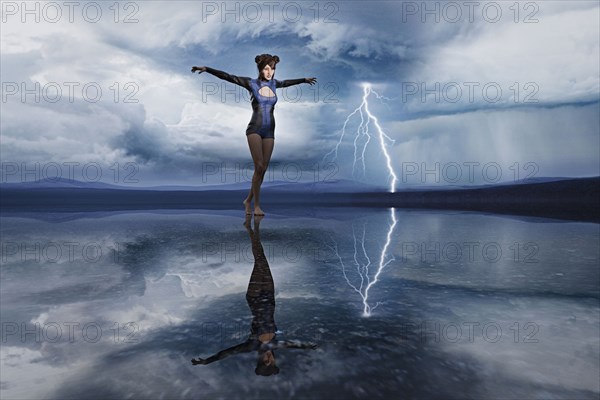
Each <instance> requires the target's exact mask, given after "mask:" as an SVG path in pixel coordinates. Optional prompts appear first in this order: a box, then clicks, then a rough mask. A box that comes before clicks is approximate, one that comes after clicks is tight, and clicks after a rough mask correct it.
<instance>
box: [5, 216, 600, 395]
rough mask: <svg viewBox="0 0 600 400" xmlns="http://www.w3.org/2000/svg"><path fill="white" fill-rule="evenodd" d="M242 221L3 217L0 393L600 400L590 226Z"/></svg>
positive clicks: (599, 321)
mask: <svg viewBox="0 0 600 400" xmlns="http://www.w3.org/2000/svg"><path fill="white" fill-rule="evenodd" d="M267 212H269V210H267ZM245 222H246V221H245V218H244V216H243V214H242V211H241V210H235V211H227V210H218V211H213V210H207V211H202V210H200V211H199V210H180V211H176V212H167V211H164V212H152V211H144V212H124V213H78V214H65V213H62V214H49V213H43V214H42V213H38V214H36V213H33V214H7V213H4V214H2V218H1V228H0V229H1V234H2V268H1V269H0V273H1V280H0V282H1V288H0V289H1V302H0V304H1V305H0V307H1V322H2V350H1V371H2V372H1V379H0V380H1V384H0V390H1V392H0V394H1V397H2V398H11V399H13V398H15V399H16V398H23V399H25V398H27V399H31V398H60V399H66V398H222V399H231V398H263V397H267V398H289V397H309V398H344V399H346V398H366V397H368V398H371V399H375V398H390V397H392V396H393V397H398V396H399V395H400V396H403V397H404V398H423V399H429V398H473V399H479V398H503V399H506V398H542V397H543V398H598V396H599V395H600V385H599V382H598V376H599V374H600V366H599V359H600V343H599V342H600V341H599V336H600V307H599V298H600V296H599V278H600V276H599V268H598V260H599V257H600V255H599V241H600V229H599V225H598V224H593V223H581V222H569V221H559V220H551V219H543V218H525V217H513V216H505V215H503V216H500V215H493V214H481V213H473V212H450V211H443V212H440V211H431V210H428V211H419V210H403V209H365V208H345V209H332V208H327V209H305V210H295V211H292V210H284V209H273V210H272V211H271V212H269V214H268V215H267V216H266V217H265V218H263V219H262V220H261V221H260V224H259V229H258V231H257V229H256V225H255V224H254V223H253V222H252V223H251V226H250V230H248V229H247V228H246V226H244V223H245ZM258 249H262V251H263V252H264V257H262V253H260V252H259V253H257V250H258ZM257 254H259V256H258V257H257ZM253 271H254V272H255V274H254V275H252V274H253ZM269 273H270V276H271V277H272V285H271V286H270V284H269V283H268V282H269V278H268V276H269ZM251 276H254V278H252V279H251ZM252 282H254V283H252ZM257 288H258V289H257ZM259 292H260V296H262V297H260V296H259V297H256V296H255V297H252V293H254V294H256V293H259ZM249 293H250V294H251V295H250V297H248V294H249ZM271 294H272V299H273V300H274V301H273V302H274V308H273V307H271V306H270V305H265V304H272V303H271V302H270V300H268V299H270V298H271V297H269V296H270V295H271ZM256 299H258V300H256ZM257 301H258V303H257ZM259 303H260V304H263V305H261V306H258V305H257V304H259ZM267 320H269V321H271V322H272V325H274V326H276V332H275V339H274V341H273V342H272V343H275V342H278V343H279V344H280V345H279V347H277V346H272V347H271V349H272V354H274V358H275V365H276V366H277V368H278V373H277V374H273V375H270V376H261V375H257V373H256V371H255V369H256V367H257V365H258V357H259V354H264V351H262V350H261V351H257V350H254V349H252V350H248V348H251V347H252V346H250V347H249V345H248V343H249V342H248V341H247V340H248V338H249V336H250V335H251V331H252V326H255V327H259V328H260V327H262V328H260V329H263V328H264V327H265V326H266V325H269V324H271V322H269V323H266V322H265V321H267ZM253 323H254V325H253ZM265 324H266V325H265ZM264 329H266V328H264ZM264 329H263V330H264ZM267 330H268V329H267ZM243 343H246V344H245V345H242V346H238V345H240V344H243ZM253 343H257V342H253ZM283 343H287V344H288V345H289V344H290V343H291V344H295V345H289V346H283V345H282V344H283ZM235 346H238V347H235ZM295 347H297V348H295ZM232 348H233V349H234V350H229V351H224V350H226V349H232ZM265 348H266V347H264V346H263V347H262V349H263V350H264V349H265ZM242 350H244V351H242ZM223 351H224V352H223ZM220 352H221V353H220ZM217 354H220V355H221V356H223V358H221V359H219V360H217V361H214V362H211V363H210V364H206V365H193V364H192V362H191V360H192V359H197V358H203V359H207V358H209V357H210V356H213V355H217Z"/></svg>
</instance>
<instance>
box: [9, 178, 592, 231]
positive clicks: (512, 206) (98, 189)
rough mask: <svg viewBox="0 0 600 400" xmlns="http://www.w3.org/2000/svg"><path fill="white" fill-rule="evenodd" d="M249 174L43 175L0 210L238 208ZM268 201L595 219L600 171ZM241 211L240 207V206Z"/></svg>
mask: <svg viewBox="0 0 600 400" xmlns="http://www.w3.org/2000/svg"><path fill="white" fill-rule="evenodd" d="M249 187H250V185H249V182H243V183H236V184H232V185H217V186H215V185H211V186H208V185H207V186H201V187H187V186H171V187H169V186H157V187H150V188H129V187H125V186H118V185H110V184H106V183H84V182H77V181H68V180H67V181H62V182H61V181H58V182H57V181H51V182H49V181H42V182H39V183H34V182H32V183H21V184H3V185H0V210H1V211H2V212H3V213H4V212H91V211H94V212H96V211H115V210H159V209H162V210H166V209H170V210H172V209H179V210H182V209H227V210H235V209H242V199H243V198H245V197H246V196H247V194H248V189H249ZM261 200H262V202H263V204H268V205H269V207H271V206H274V207H304V206H317V207H379V208H381V207H386V208H389V207H398V208H421V209H440V210H469V211H479V212H492V213H503V214H515V215H530V216H540V217H549V218H561V219H569V220H579V221H591V222H600V206H599V204H600V177H592V178H536V179H533V180H525V181H520V182H516V183H503V184H496V185H479V186H466V187H465V186H462V187H461V186H453V187H447V186H435V187H432V186H429V187H422V186H420V187H412V188H406V189H402V190H397V191H396V192H395V193H390V192H389V191H388V190H387V188H381V187H377V186H372V185H366V184H357V183H356V182H353V181H344V180H339V181H336V182H319V183H290V182H265V185H264V188H263V190H261ZM242 211H243V210H242Z"/></svg>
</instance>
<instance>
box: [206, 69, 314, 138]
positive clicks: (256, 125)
mask: <svg viewBox="0 0 600 400" xmlns="http://www.w3.org/2000/svg"><path fill="white" fill-rule="evenodd" d="M206 72H208V73H210V74H212V75H214V76H216V77H217V78H221V79H224V80H226V81H228V82H231V83H235V84H236V85H239V86H241V87H243V88H245V89H247V90H248V91H249V92H250V98H251V100H252V110H253V111H254V112H253V113H252V119H250V123H248V127H247V128H246V135H249V134H251V133H258V134H259V135H260V136H261V137H262V138H263V139H264V138H273V139H274V138H275V117H274V115H273V111H274V110H275V103H277V95H276V94H275V89H279V88H284V87H288V86H292V85H298V84H300V83H306V80H305V79H304V78H299V79H287V80H285V81H278V80H276V79H271V80H269V81H263V80H262V79H258V78H256V79H252V78H248V77H245V76H235V75H231V74H228V73H227V72H223V71H219V70H218V69H214V68H210V67H206ZM264 86H267V87H269V89H271V92H273V96H271V97H268V96H263V95H261V94H260V92H259V90H260V88H262V87H264Z"/></svg>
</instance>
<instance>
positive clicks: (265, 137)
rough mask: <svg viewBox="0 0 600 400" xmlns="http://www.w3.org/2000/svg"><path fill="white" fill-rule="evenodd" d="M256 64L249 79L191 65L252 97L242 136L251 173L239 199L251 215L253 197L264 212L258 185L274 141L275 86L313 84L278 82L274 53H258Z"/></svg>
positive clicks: (309, 80) (302, 80)
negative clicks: (245, 193) (255, 74)
mask: <svg viewBox="0 0 600 400" xmlns="http://www.w3.org/2000/svg"><path fill="white" fill-rule="evenodd" d="M254 61H255V62H256V66H257V67H258V73H259V74H258V78H256V79H251V78H249V77H244V76H235V75H231V74H228V73H226V72H223V71H219V70H217V69H214V68H210V67H206V66H204V67H192V72H196V71H198V73H199V74H200V73H202V72H208V73H210V74H212V75H214V76H216V77H218V78H221V79H224V80H226V81H228V82H231V83H235V84H236V85H239V86H242V87H243V88H246V89H247V90H248V91H249V92H250V99H251V100H252V110H253V111H254V112H253V114H252V119H251V120H250V123H248V127H247V128H246V138H247V139H248V146H249V147H250V154H251V155H252V161H253V162H254V175H253V176H252V186H251V188H250V192H249V193H248V197H247V198H246V199H245V200H244V201H243V204H244V206H245V207H246V214H247V215H252V211H251V206H250V202H251V201H252V198H254V215H265V213H264V211H263V210H262V209H261V208H260V186H261V184H262V182H263V178H264V176H265V172H266V170H267V166H268V165H269V161H270V160H271V154H272V153H273V146H274V141H275V118H274V115H273V111H274V109H275V103H277V95H276V94H275V89H278V88H284V87H288V86H292V85H298V84H300V83H308V84H310V85H314V84H315V83H316V82H317V78H299V79H288V80H284V81H278V80H276V79H274V75H275V67H276V65H277V63H278V62H279V57H278V56H272V55H270V54H261V55H258V56H256V58H255V59H254Z"/></svg>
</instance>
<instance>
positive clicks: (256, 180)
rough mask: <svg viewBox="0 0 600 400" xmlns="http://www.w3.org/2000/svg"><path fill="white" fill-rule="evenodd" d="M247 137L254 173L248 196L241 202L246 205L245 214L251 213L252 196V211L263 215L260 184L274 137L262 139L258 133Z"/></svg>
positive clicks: (268, 160) (269, 156) (269, 157)
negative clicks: (252, 202)
mask: <svg viewBox="0 0 600 400" xmlns="http://www.w3.org/2000/svg"><path fill="white" fill-rule="evenodd" d="M247 137H248V145H249V147H250V153H251V154H252V160H253V161H254V175H253V176H252V187H251V188H250V193H248V197H247V198H246V199H245V200H244V201H243V203H244V205H245V206H246V214H249V213H251V211H250V202H251V201H252V198H254V213H255V214H256V215H264V212H263V211H262V210H261V208H260V186H261V185H262V183H263V180H264V177H265V173H266V171H267V167H268V166H269V162H270V161H271V155H272V154H273V147H274V145H275V139H273V138H264V139H263V138H262V137H260V135H258V134H250V135H248V136H247ZM261 155H262V157H261ZM261 160H262V162H261Z"/></svg>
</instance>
